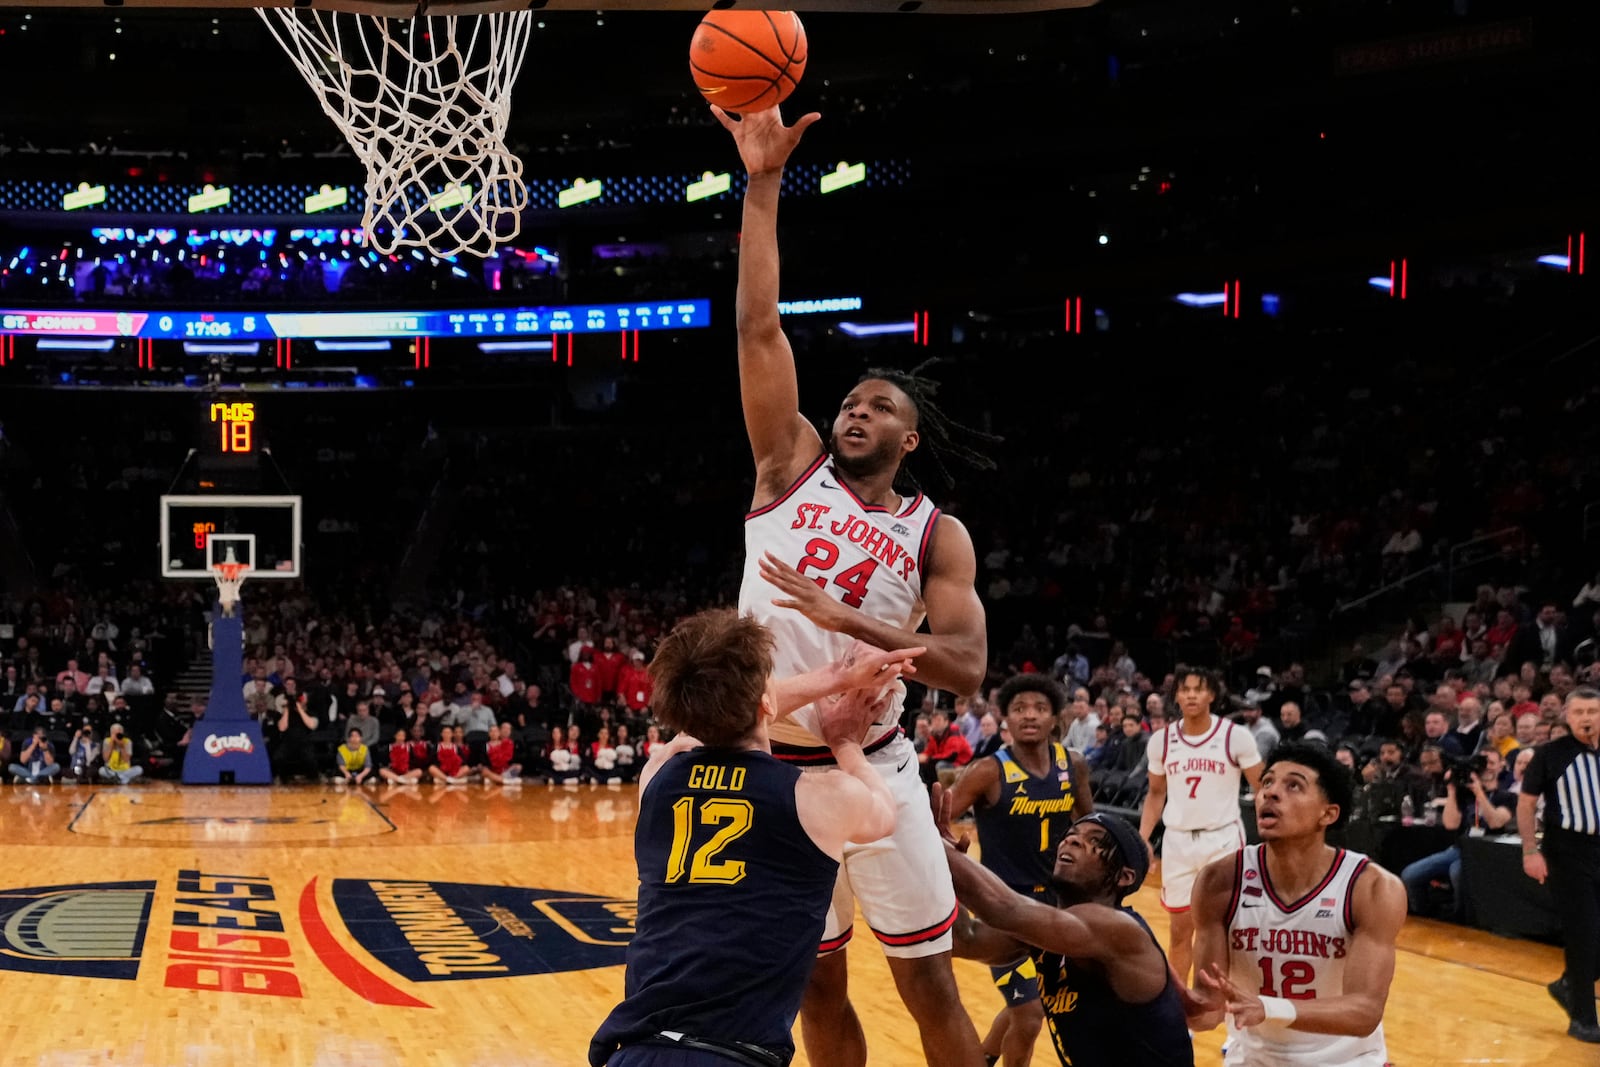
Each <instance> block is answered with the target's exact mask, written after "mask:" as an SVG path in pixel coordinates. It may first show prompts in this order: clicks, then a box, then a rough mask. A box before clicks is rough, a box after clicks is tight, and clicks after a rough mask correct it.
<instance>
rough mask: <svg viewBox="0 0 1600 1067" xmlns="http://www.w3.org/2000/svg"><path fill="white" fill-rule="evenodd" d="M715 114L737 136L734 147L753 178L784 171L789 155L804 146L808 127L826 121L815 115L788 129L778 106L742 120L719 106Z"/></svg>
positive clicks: (734, 136) (806, 116) (803, 116)
mask: <svg viewBox="0 0 1600 1067" xmlns="http://www.w3.org/2000/svg"><path fill="white" fill-rule="evenodd" d="M711 113H712V114H713V115H715V116H717V121H718V122H720V123H722V125H723V127H724V128H726V129H727V131H728V132H729V133H731V134H733V143H734V144H736V145H738V146H739V158H740V159H741V160H743V161H744V169H745V170H746V171H748V172H750V173H751V174H752V175H755V174H766V173H770V172H772V171H777V170H782V169H783V165H784V164H785V163H786V162H788V160H789V153H791V152H793V151H794V146H795V145H797V144H799V143H800V135H801V134H803V133H805V132H806V127H808V126H810V125H811V124H812V123H813V122H816V121H817V120H818V119H820V118H821V117H822V116H821V115H820V114H818V113H817V112H815V111H813V112H811V113H810V114H807V115H801V116H800V117H799V118H798V119H796V120H795V122H794V125H793V126H785V125H784V124H783V116H782V115H780V114H779V113H778V108H777V107H776V106H773V107H769V108H768V109H767V110H765V111H752V112H750V113H748V114H746V115H743V116H741V117H739V118H738V119H735V118H734V117H733V116H732V115H730V114H728V113H727V112H726V111H724V110H722V109H721V108H720V107H718V106H717V105H716V104H712V105H711Z"/></svg>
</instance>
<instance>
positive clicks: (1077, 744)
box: [1061, 686, 1100, 752]
mask: <svg viewBox="0 0 1600 1067" xmlns="http://www.w3.org/2000/svg"><path fill="white" fill-rule="evenodd" d="M1062 719H1063V720H1064V722H1063V726H1064V732H1063V735H1062V741H1061V743H1062V744H1064V745H1066V746H1067V747H1068V748H1075V749H1077V750H1078V751H1079V752H1083V751H1084V750H1085V749H1087V748H1088V747H1089V746H1091V745H1093V744H1094V732H1095V728H1096V727H1098V726H1099V725H1100V716H1098V715H1096V714H1095V712H1094V708H1093V706H1092V705H1090V703H1089V691H1088V690H1087V689H1084V688H1083V687H1082V686H1079V687H1077V688H1074V689H1073V691H1072V703H1070V704H1068V705H1067V708H1066V712H1065V714H1063V715H1062Z"/></svg>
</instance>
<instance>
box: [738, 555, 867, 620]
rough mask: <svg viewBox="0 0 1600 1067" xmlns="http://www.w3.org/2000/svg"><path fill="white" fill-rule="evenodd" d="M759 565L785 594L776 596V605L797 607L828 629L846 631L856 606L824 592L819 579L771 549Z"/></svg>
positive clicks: (769, 580)
mask: <svg viewBox="0 0 1600 1067" xmlns="http://www.w3.org/2000/svg"><path fill="white" fill-rule="evenodd" d="M757 565H758V566H759V567H760V568H761V577H763V578H765V579H766V580H767V581H768V582H770V583H771V584H772V585H775V586H777V588H778V591H779V592H780V593H782V594H783V596H780V597H774V598H773V600H772V604H773V606H774V607H779V608H793V609H794V610H795V611H798V612H799V613H800V614H802V615H804V616H805V617H806V618H808V619H810V620H811V621H812V622H814V623H816V624H817V625H818V626H820V627H822V628H823V629H824V630H832V631H833V632H834V633H840V632H843V630H844V628H845V624H846V623H847V622H848V621H849V619H850V616H849V615H848V614H847V613H848V612H852V611H854V610H855V609H854V608H851V607H846V606H845V605H844V604H843V603H842V602H841V601H838V600H835V599H833V597H831V596H829V595H828V594H827V593H825V592H823V590H822V588H821V587H820V586H818V585H817V583H816V582H814V581H812V580H811V579H810V578H807V577H806V576H805V575H803V574H801V573H800V572H799V571H797V570H795V569H794V568H793V567H791V566H789V564H787V563H785V562H784V561H783V560H781V559H779V558H778V557H777V556H775V555H773V554H772V553H771V552H768V553H766V554H765V555H763V556H762V557H761V559H759V560H758V561H757Z"/></svg>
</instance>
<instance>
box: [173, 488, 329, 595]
mask: <svg viewBox="0 0 1600 1067" xmlns="http://www.w3.org/2000/svg"><path fill="white" fill-rule="evenodd" d="M300 552H301V536H300V498H299V497H297V496H163V497H162V498H161V577H163V578H200V579H205V580H207V581H209V580H211V578H212V571H211V567H212V565H213V564H215V563H223V562H227V561H229V554H230V553H231V554H232V562H237V563H243V564H245V565H247V566H248V567H249V568H250V570H249V572H248V573H249V578H250V580H251V581H259V580H261V579H263V578H278V579H287V578H298V577H300Z"/></svg>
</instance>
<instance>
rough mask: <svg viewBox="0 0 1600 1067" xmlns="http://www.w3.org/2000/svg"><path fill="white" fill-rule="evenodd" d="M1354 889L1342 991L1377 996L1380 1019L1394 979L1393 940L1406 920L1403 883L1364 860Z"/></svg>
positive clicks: (1398, 934) (1396, 937)
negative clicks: (1352, 930)
mask: <svg viewBox="0 0 1600 1067" xmlns="http://www.w3.org/2000/svg"><path fill="white" fill-rule="evenodd" d="M1354 891H1355V893H1356V899H1355V900H1354V902H1353V907H1352V909H1351V911H1352V912H1353V914H1352V916H1351V917H1352V918H1353V919H1354V920H1355V924H1356V929H1355V936H1354V937H1353V938H1352V939H1351V943H1350V959H1349V961H1348V962H1346V963H1345V968H1344V992H1346V993H1347V994H1349V993H1355V994H1362V995H1366V996H1371V997H1375V998H1377V1001H1378V1018H1379V1019H1380V1020H1381V1018H1382V1015H1383V1002H1384V1001H1385V1000H1386V999H1387V998H1388V996H1389V983H1390V982H1392V981H1393V980H1394V966H1395V942H1396V941H1397V940H1398V939H1399V937H1400V927H1401V926H1402V925H1404V923H1405V921H1406V891H1405V886H1404V885H1403V884H1402V883H1401V882H1400V879H1398V878H1396V877H1395V876H1394V875H1392V874H1390V873H1389V872H1388V871H1385V870H1382V869H1380V868H1377V867H1376V866H1375V865H1373V864H1368V865H1367V869H1366V870H1365V871H1363V872H1362V877H1361V881H1360V882H1358V883H1357V885H1356V887H1355V890H1354ZM1373 1025H1374V1026H1376V1025H1377V1023H1376V1022H1374V1023H1373Z"/></svg>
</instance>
